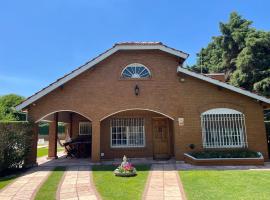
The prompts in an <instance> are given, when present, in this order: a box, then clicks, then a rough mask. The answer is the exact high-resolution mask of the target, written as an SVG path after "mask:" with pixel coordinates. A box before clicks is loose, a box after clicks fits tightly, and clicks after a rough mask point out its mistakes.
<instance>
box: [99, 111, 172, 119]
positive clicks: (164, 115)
mask: <svg viewBox="0 0 270 200" xmlns="http://www.w3.org/2000/svg"><path fill="white" fill-rule="evenodd" d="M131 110H143V111H151V112H154V113H158V114H160V115H163V116H165V117H167V118H169V119H171V120H174V118H173V117H171V116H169V115H166V114H164V113H162V112H159V111H156V110H151V109H147V108H128V109H124V110H119V111H116V112H113V113H111V114H109V115H106V116H104V117H102V118H101V119H100V120H99V121H102V120H104V119H106V118H108V117H110V116H112V115H115V114H117V113H120V112H125V111H131Z"/></svg>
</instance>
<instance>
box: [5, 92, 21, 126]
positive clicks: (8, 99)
mask: <svg viewBox="0 0 270 200" xmlns="http://www.w3.org/2000/svg"><path fill="white" fill-rule="evenodd" d="M23 100H24V97H22V96H19V95H16V94H8V95H4V96H0V121H1V120H5V121H16V120H19V115H18V113H17V112H16V111H15V110H14V106H16V105H17V104H19V103H20V102H22V101H23Z"/></svg>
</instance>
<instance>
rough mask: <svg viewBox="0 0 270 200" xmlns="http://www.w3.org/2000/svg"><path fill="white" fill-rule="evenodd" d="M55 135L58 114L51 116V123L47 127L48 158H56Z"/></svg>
mask: <svg viewBox="0 0 270 200" xmlns="http://www.w3.org/2000/svg"><path fill="white" fill-rule="evenodd" d="M57 133H58V113H55V114H54V116H53V121H52V122H50V125H49V152H48V158H50V159H54V158H57Z"/></svg>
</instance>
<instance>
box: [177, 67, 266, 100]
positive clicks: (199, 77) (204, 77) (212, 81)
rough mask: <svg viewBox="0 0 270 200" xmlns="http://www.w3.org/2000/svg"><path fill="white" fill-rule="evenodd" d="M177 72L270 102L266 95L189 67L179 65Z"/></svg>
mask: <svg viewBox="0 0 270 200" xmlns="http://www.w3.org/2000/svg"><path fill="white" fill-rule="evenodd" d="M177 72H181V73H184V74H187V75H190V76H192V77H195V78H198V79H201V80H203V81H207V82H209V83H212V84H214V85H218V86H220V87H223V88H226V89H228V90H231V91H234V92H237V93H240V94H243V95H245V96H248V97H251V98H254V99H257V100H259V101H262V102H264V103H268V104H270V99H268V98H266V97H263V96H260V95H257V94H254V93H252V92H249V91H246V90H243V89H241V88H238V87H235V86H232V85H229V84H227V83H224V82H221V81H218V80H215V79H212V78H209V77H207V76H204V75H201V74H198V73H196V72H192V71H190V70H188V69H184V68H183V67H180V66H179V67H178V68H177Z"/></svg>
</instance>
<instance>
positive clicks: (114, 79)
mask: <svg viewBox="0 0 270 200" xmlns="http://www.w3.org/2000/svg"><path fill="white" fill-rule="evenodd" d="M179 62H181V61H180V60H179V59H178V58H177V57H175V56H172V55H169V54H167V53H164V52H161V51H158V50H141V51H118V52H117V53H115V54H114V55H112V56H110V57H109V58H107V59H105V60H104V61H102V62H100V63H99V64H97V65H96V67H94V68H92V69H90V70H88V71H86V72H84V73H83V74H81V75H79V76H77V77H76V78H74V79H72V80H70V81H69V82H68V83H66V84H64V86H63V87H62V88H58V89H56V90H54V91H52V92H51V93H50V94H47V95H46V96H44V97H43V98H41V99H40V100H38V101H37V102H36V103H35V106H30V107H29V116H30V117H31V118H32V119H33V120H35V121H36V120H38V119H40V118H41V117H42V116H44V115H46V114H48V113H50V112H53V111H57V110H73V111H76V112H78V113H81V114H83V115H84V116H87V117H88V118H90V119H91V120H92V121H94V122H95V124H96V125H95V127H96V128H97V127H99V125H98V124H99V122H100V120H102V119H103V118H104V117H105V118H106V116H108V115H111V114H112V113H115V112H118V111H120V110H126V109H133V108H142V109H150V110H155V111H158V112H161V113H164V114H166V115H168V116H170V117H172V118H174V119H175V121H174V123H173V125H172V127H173V129H174V140H175V145H174V152H175V157H176V159H179V160H181V159H183V153H184V152H186V151H190V149H189V147H188V145H189V144H190V143H193V144H195V145H196V148H195V149H201V148H202V140H201V127H200V113H201V112H202V111H205V110H207V109H210V108H215V107H227V108H233V109H236V110H240V111H241V112H243V113H244V114H245V116H246V126H247V138H248V146H249V148H250V149H252V150H256V151H261V152H262V153H263V154H264V156H268V155H267V146H266V135H265V127H264V123H263V109H262V107H261V105H260V104H259V103H258V102H257V101H256V100H254V99H251V98H248V97H245V96H243V95H240V94H237V93H235V92H232V91H229V90H226V89H221V88H219V87H217V86H214V85H212V84H210V83H207V82H204V81H201V80H198V79H195V78H192V77H189V76H186V75H183V74H180V75H177V73H176V69H177V66H178V65H179ZM131 63H141V64H144V65H145V66H147V67H148V68H149V69H150V70H151V73H152V78H151V79H149V80H122V79H121V78H120V73H121V71H122V69H123V68H124V67H125V66H126V65H128V64H131ZM180 79H184V82H182V81H180ZM135 85H138V86H139V88H140V94H139V95H138V96H136V95H135V94H134V87H135ZM179 117H183V118H184V126H181V127H179V126H178V123H177V119H178V118H179ZM104 123H105V124H106V120H105V121H104V122H102V123H101V127H102V130H101V131H102V133H101V137H103V136H104V135H106V134H108V131H105V133H104V130H106V128H104ZM105 137H106V138H107V137H108V136H105ZM96 138H99V137H96ZM103 142H104V141H103V140H101V143H102V144H103ZM149 145H151V144H150V143H149ZM102 148H103V146H102ZM112 154H113V153H112ZM139 154H140V153H139V152H138V155H139ZM150 154H151V153H150V150H149V151H148V150H147V151H145V155H147V156H148V155H150ZM97 155H98V153H97ZM114 155H115V154H114ZM136 155H137V153H136ZM140 155H141V154H140Z"/></svg>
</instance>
